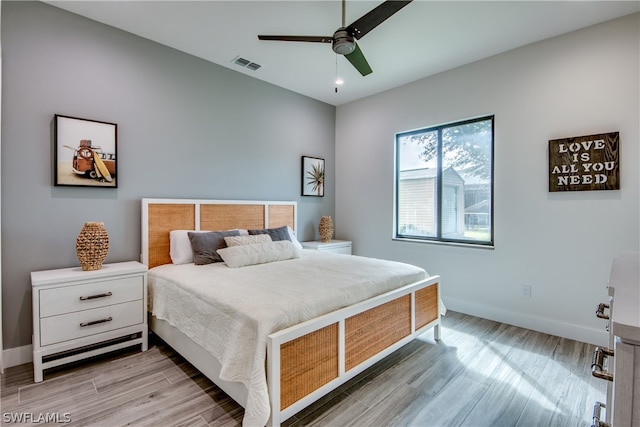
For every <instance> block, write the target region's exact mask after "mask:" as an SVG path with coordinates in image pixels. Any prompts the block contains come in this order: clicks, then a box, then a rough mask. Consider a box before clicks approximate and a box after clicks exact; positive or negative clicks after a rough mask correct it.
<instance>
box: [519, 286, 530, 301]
mask: <svg viewBox="0 0 640 427" xmlns="http://www.w3.org/2000/svg"><path fill="white" fill-rule="evenodd" d="M520 291H521V292H522V298H531V286H529V285H522V288H521V289H520Z"/></svg>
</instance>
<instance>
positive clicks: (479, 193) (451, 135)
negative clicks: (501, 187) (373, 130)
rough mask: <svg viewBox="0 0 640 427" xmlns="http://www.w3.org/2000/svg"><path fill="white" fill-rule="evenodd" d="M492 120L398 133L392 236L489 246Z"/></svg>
mask: <svg viewBox="0 0 640 427" xmlns="http://www.w3.org/2000/svg"><path fill="white" fill-rule="evenodd" d="M493 122H494V118H493V116H487V117H481V118H477V119H471V120H465V121H461V122H456V123H449V124H445V125H439V126H433V127H429V128H425V129H418V130H414V131H408V132H402V133H398V134H396V142H395V158H396V173H395V217H394V221H395V224H394V237H395V238H397V239H412V240H425V241H434V240H435V241H442V242H454V243H467V244H477V245H488V246H492V245H493Z"/></svg>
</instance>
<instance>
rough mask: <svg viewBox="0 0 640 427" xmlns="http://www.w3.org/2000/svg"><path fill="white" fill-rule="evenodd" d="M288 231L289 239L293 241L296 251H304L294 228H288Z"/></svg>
mask: <svg viewBox="0 0 640 427" xmlns="http://www.w3.org/2000/svg"><path fill="white" fill-rule="evenodd" d="M287 230H288V231H289V238H290V239H291V243H293V246H295V247H296V249H302V245H301V244H300V242H299V241H298V238H297V237H296V232H295V231H294V230H293V228H291V227H289V226H287Z"/></svg>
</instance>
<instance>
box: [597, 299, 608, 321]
mask: <svg viewBox="0 0 640 427" xmlns="http://www.w3.org/2000/svg"><path fill="white" fill-rule="evenodd" d="M607 308H609V304H604V303H600V304H598V309H597V310H596V316H597V317H599V318H600V319H606V320H609V315H608V314H604V310H605V309H607Z"/></svg>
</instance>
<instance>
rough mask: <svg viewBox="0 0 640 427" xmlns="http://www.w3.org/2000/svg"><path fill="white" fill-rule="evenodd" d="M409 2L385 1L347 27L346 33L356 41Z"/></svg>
mask: <svg viewBox="0 0 640 427" xmlns="http://www.w3.org/2000/svg"><path fill="white" fill-rule="evenodd" d="M411 1H412V0H409V1H395V0H390V1H385V2H384V3H382V4H380V5H378V6H376V7H375V8H373V9H371V10H370V11H369V12H368V13H366V14H365V15H363V16H362V17H360V18H359V19H357V20H356V21H355V22H354V23H353V24H351V25H349V26H348V27H347V31H349V33H350V34H351V35H353V37H355V38H356V39H358V40H359V39H360V38H362V37H364V36H365V35H366V34H367V33H368V32H369V31H371V30H373V29H374V28H376V27H377V26H378V25H380V24H382V23H383V22H384V21H386V20H387V19H389V18H390V17H391V16H392V15H393V14H394V13H396V12H397V11H399V10H400V9H402V8H403V7H405V6H406V5H408V4H409V3H411Z"/></svg>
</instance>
